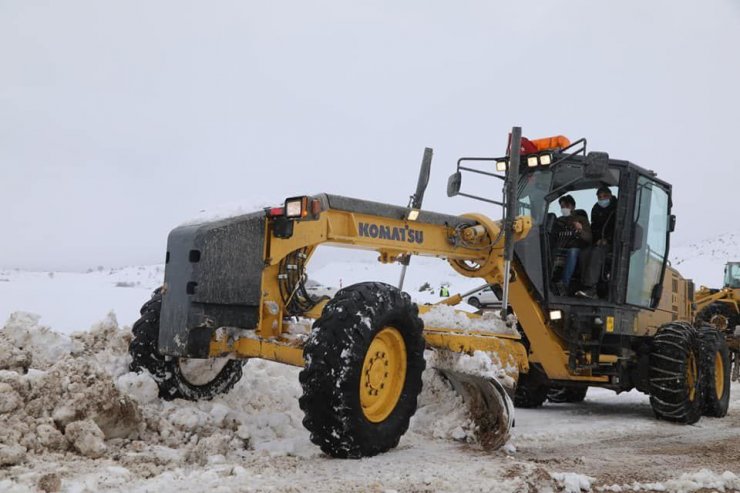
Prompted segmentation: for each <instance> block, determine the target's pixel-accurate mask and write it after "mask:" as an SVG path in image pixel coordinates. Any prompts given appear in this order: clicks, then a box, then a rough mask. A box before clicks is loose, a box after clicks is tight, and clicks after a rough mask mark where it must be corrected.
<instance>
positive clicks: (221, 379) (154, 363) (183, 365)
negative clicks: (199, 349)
mask: <svg viewBox="0 0 740 493" xmlns="http://www.w3.org/2000/svg"><path fill="white" fill-rule="evenodd" d="M161 310H162V291H161V289H157V290H156V291H154V293H153V294H152V298H151V299H150V300H149V301H148V302H146V303H145V304H144V306H143V307H142V308H141V318H140V319H139V320H137V321H136V322H135V323H134V326H133V328H132V330H131V331H132V333H133V338H132V339H131V343H130V344H129V348H128V350H129V353H130V354H131V364H130V365H129V370H131V371H134V372H141V371H143V370H147V371H148V372H149V373H150V374H151V375H152V377H153V378H154V380H155V381H156V382H157V385H158V386H159V397H161V398H162V399H165V400H172V399H187V400H190V401H197V400H201V399H212V398H213V397H215V396H216V395H218V394H224V393H226V392H228V391H229V390H231V389H232V388H233V387H234V385H236V383H237V382H238V381H239V380H240V379H241V377H242V362H241V361H239V360H224V359H223V358H213V359H208V360H187V359H185V358H170V357H167V356H165V355H163V354H161V353H160V352H159V350H158V343H159V314H160V312H161ZM194 361H197V362H199V364H200V365H201V368H199V369H198V370H197V371H192V370H190V371H188V369H187V364H188V362H194ZM211 364H217V365H218V366H217V367H215V369H214V372H213V374H212V375H208V376H207V377H205V378H204V377H203V375H204V371H203V370H207V369H208V366H210V365H211ZM196 374H197V378H194V377H193V376H192V375H196Z"/></svg>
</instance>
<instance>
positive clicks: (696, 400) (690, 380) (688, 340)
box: [649, 322, 704, 424]
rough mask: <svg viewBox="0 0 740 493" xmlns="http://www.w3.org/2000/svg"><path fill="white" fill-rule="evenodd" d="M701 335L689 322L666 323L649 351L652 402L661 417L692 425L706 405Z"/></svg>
mask: <svg viewBox="0 0 740 493" xmlns="http://www.w3.org/2000/svg"><path fill="white" fill-rule="evenodd" d="M701 362H702V348H701V344H700V340H699V334H698V332H697V331H696V329H694V327H693V326H692V325H691V324H689V323H686V322H671V323H667V324H665V325H663V326H662V327H660V329H658V332H657V333H656V334H655V337H654V338H653V348H652V352H651V353H650V371H649V379H650V405H651V406H652V408H653V412H654V413H655V416H656V417H657V418H658V419H665V420H666V421H674V422H678V423H684V424H693V423H696V422H697V421H699V419H700V418H701V415H702V409H703V405H704V396H703V394H704V387H703V385H702V379H703V370H704V365H702V364H701Z"/></svg>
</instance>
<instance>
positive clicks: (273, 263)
mask: <svg viewBox="0 0 740 493" xmlns="http://www.w3.org/2000/svg"><path fill="white" fill-rule="evenodd" d="M462 217H464V218H466V219H469V220H471V222H475V223H477V224H476V225H474V226H471V227H468V228H466V229H463V230H462V231H461V232H456V231H455V230H454V229H453V228H451V227H448V226H444V225H439V224H430V223H423V222H419V221H409V220H404V219H393V218H387V217H383V216H376V215H368V214H361V213H355V212H348V211H341V210H334V209H328V210H324V211H321V213H320V214H319V216H318V218H316V219H312V220H299V221H295V222H294V224H293V234H292V236H291V237H290V238H277V237H276V236H274V235H273V234H272V229H271V228H272V226H271V222H270V221H266V226H265V228H266V230H265V238H266V240H265V245H264V252H263V258H264V263H265V268H264V270H263V272H262V280H261V290H262V307H261V309H260V318H259V322H258V325H257V329H256V331H255V333H252V334H250V335H249V336H241V337H233V336H232V337H230V338H227V339H223V338H222V339H219V338H218V336H214V339H213V340H212V341H211V347H210V356H212V357H216V356H224V355H232V356H233V357H237V358H263V359H268V360H273V361H279V362H282V363H287V364H291V365H295V366H303V354H302V341H301V340H300V339H295V338H291V337H289V334H287V333H286V328H285V325H284V319H285V307H284V306H283V301H282V297H281V294H280V286H279V281H278V271H279V264H280V261H281V260H282V259H284V258H285V257H286V256H287V255H288V254H290V253H291V252H294V251H296V250H299V249H306V250H305V251H306V253H307V255H308V256H309V257H310V256H311V255H312V254H313V253H314V251H315V249H316V248H317V247H318V246H319V245H322V244H331V245H337V246H343V247H349V248H358V249H363V250H374V251H376V252H378V260H379V261H380V262H394V261H397V260H400V259H401V258H402V257H403V256H404V255H423V256H433V257H440V258H445V259H447V261H448V262H449V263H450V266H451V267H452V268H453V269H454V270H455V271H457V272H458V273H459V274H461V275H462V276H466V277H478V278H482V279H484V280H485V281H486V282H487V283H490V284H501V283H503V281H504V270H505V269H504V260H503V244H504V242H503V240H501V241H498V242H494V239H495V238H498V237H499V232H500V223H498V222H494V221H493V220H491V219H489V218H487V217H486V216H483V215H481V214H465V215H463V216H462ZM361 223H366V224H367V223H371V224H374V225H377V226H378V227H379V228H387V230H388V231H393V230H394V228H396V229H398V230H400V229H403V230H405V231H408V230H409V229H413V230H415V231H418V232H420V233H421V234H423V238H424V241H423V242H421V243H416V242H415V243H410V242H408V241H398V239H397V238H396V239H392V237H387V235H384V237H383V238H379V237H378V238H372V237H368V236H366V235H365V236H363V235H361V227H360V224H361ZM531 227H532V223H531V218H529V217H526V216H523V217H519V218H517V220H516V222H515V226H514V230H515V241H518V240H521V239H522V238H524V237H525V236H526V235H527V234H528V233H529V231H530V229H531ZM453 238H454V239H455V240H456V241H452V239H453ZM492 243H495V244H492ZM513 270H514V276H513V278H512V280H511V282H510V303H511V305H512V307H513V309H514V312H515V313H516V314H517V317H518V319H519V322H520V324H521V326H522V328H523V330H524V332H525V333H526V336H527V338H528V339H529V341H530V342H531V349H530V353H529V354H527V351H526V349H525V347H524V345H523V344H521V342H520V340H519V337H518V336H512V335H502V334H496V333H493V332H487V331H463V330H459V329H454V328H446V327H427V328H425V330H424V337H425V340H426V342H427V344H428V345H429V346H430V347H433V348H438V349H446V350H450V351H456V352H466V353H472V352H474V351H477V350H480V351H486V352H490V353H494V354H496V355H497V356H498V358H499V361H501V363H502V364H503V365H504V366H505V367H509V368H513V369H514V370H515V371H516V372H517V373H519V372H521V373H526V372H528V371H529V363H530V362H535V363H539V364H541V365H542V366H543V368H544V369H545V371H546V372H547V375H548V376H549V377H550V378H553V379H559V380H578V381H589V382H594V383H602V382H607V381H608V379H607V377H602V376H598V377H596V376H591V375H590V373H583V374H578V375H574V374H571V373H570V372H569V370H568V352H567V348H566V345H565V343H564V342H563V341H562V340H561V339H560V338H559V337H558V336H557V335H556V334H555V332H554V331H553V330H552V329H551V328H550V327H549V326H548V323H547V321H546V318H545V316H544V314H543V312H542V309H541V307H540V305H539V303H538V302H537V300H536V299H535V298H534V296H533V295H532V294H531V293H530V292H529V290H528V288H527V286H526V284H525V281H524V279H525V276H524V274H523V272H520V271H519V270H518V269H517V268H516V267H514V269H513ZM456 302H459V299H458V298H454V297H453V299H451V300H446V301H445V302H443V303H446V304H454V303H456ZM325 304H326V302H323V303H320V304H319V305H317V306H316V307H314V308H313V309H312V310H311V311H310V312H308V313H306V314H304V316H305V317H306V318H309V319H315V318H318V317H319V316H320V315H321V311H322V310H323V307H324V305H325ZM422 309H423V307H422ZM614 362H616V358H614V359H611V358H609V357H605V358H603V359H602V360H600V363H602V364H613V363H614ZM512 376H513V377H514V378H516V377H517V375H512Z"/></svg>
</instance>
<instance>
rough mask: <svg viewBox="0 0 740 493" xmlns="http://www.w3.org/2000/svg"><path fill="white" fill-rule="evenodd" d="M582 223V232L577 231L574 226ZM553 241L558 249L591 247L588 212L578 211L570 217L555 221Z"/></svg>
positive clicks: (562, 217)
mask: <svg viewBox="0 0 740 493" xmlns="http://www.w3.org/2000/svg"><path fill="white" fill-rule="evenodd" d="M576 222H578V223H581V226H582V227H583V228H582V229H581V231H576V228H575V226H574V224H575V223H576ZM552 234H553V236H554V238H553V241H554V243H553V244H554V245H555V247H556V248H584V247H587V246H590V245H591V226H589V224H588V218H587V217H586V212H585V211H583V210H581V209H578V210H575V211H573V212H572V213H571V215H570V216H568V217H564V216H560V217H559V218H557V219H556V220H555V225H554V226H553V228H552Z"/></svg>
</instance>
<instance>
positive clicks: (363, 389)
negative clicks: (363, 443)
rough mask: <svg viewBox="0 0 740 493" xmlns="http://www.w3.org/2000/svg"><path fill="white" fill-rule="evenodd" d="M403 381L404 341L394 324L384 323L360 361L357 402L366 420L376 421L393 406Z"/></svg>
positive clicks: (397, 398)
mask: <svg viewBox="0 0 740 493" xmlns="http://www.w3.org/2000/svg"><path fill="white" fill-rule="evenodd" d="M405 381H406V343H405V342H404V340H403V336H402V335H401V333H400V332H399V331H398V329H396V328H395V327H385V328H383V330H381V331H380V332H378V333H377V334H376V335H375V337H374V338H373V340H372V342H371V343H370V347H369V348H368V350H367V354H365V361H364V362H363V364H362V377H361V378H360V404H361V406H362V412H363V414H364V415H365V418H367V420H368V421H371V422H373V423H379V422H381V421H383V420H384V419H386V418H387V417H388V416H389V415H390V414H391V413H392V412H393V409H395V407H396V404H398V400H399V399H400V397H401V392H402V391H403V386H404V382H405Z"/></svg>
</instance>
